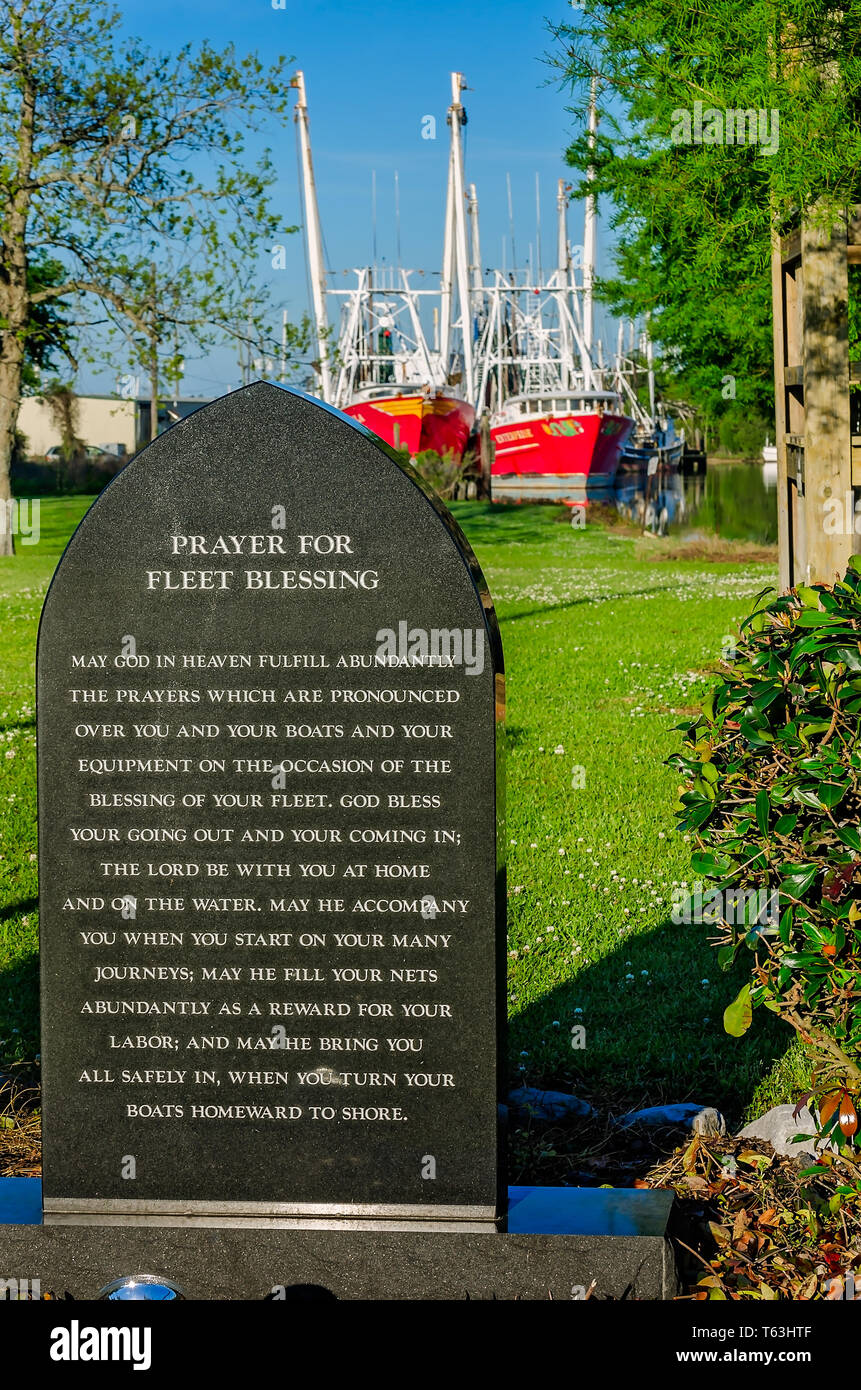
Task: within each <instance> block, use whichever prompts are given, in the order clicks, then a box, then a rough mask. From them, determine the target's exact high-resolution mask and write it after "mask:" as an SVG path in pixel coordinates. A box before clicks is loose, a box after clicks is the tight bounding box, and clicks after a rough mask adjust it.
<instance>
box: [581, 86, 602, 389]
mask: <svg viewBox="0 0 861 1390" xmlns="http://www.w3.org/2000/svg"><path fill="white" fill-rule="evenodd" d="M597 129H598V79H597V77H593V78H592V85H591V89H590V93H589V149H590V151H591V150H594V148H595V134H596V132H597ZM586 181H587V183H589V184H592V183H594V181H595V168H594V165H592V164H590V165H589V167H588V169H587V170H586ZM594 282H595V195H594V193H591V192H589V193H587V194H586V207H585V215H584V223H583V344H584V347H585V349H586V351H585V354H584V358H583V384H584V386H585V388H586V390H587V391H588V390H591V389H592V386H593V381H592V336H593V331H594V308H593V302H592V287H593V285H594Z"/></svg>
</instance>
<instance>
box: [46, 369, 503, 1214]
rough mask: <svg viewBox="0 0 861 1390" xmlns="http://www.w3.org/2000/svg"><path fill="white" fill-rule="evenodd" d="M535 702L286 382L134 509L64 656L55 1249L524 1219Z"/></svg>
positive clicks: (238, 404)
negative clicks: (231, 1226)
mask: <svg viewBox="0 0 861 1390" xmlns="http://www.w3.org/2000/svg"><path fill="white" fill-rule="evenodd" d="M503 706H504V696H503V685H502V660H501V648H500V643H499V636H498V630H497V627H496V621H495V617H494V612H493V607H492V604H491V601H490V599H489V597H488V594H487V590H486V587H485V585H484V582H483V580H482V577H481V573H480V571H479V569H478V566H477V564H476V562H475V558H474V556H473V555H472V552H471V550H470V548H469V546H468V544H467V542H466V541H465V539H464V537H463V536H462V534H461V533H460V531H459V530H458V528H457V527H456V525H455V524H454V522H453V521H452V519H451V517H450V516H449V514H448V513H447V511H446V510H445V508H444V507H443V506H442V505H441V504H440V503H439V502H438V501H437V500H436V499H435V498H433V497H432V496H431V495H430V493H429V492H428V490H427V489H425V488H424V486H423V485H422V484H421V483H420V481H419V480H418V479H417V477H416V476H415V474H414V473H413V472H412V470H410V469H409V468H407V467H404V466H402V464H401V463H400V462H399V461H398V458H397V456H396V455H394V453H393V452H392V451H391V450H389V449H387V448H386V447H385V446H383V445H382V444H380V442H379V441H377V440H376V439H375V438H374V436H373V435H371V434H370V433H368V432H367V431H366V430H364V429H362V428H361V427H358V426H356V424H355V423H354V422H352V421H350V420H348V419H347V418H346V417H345V416H343V415H340V414H339V413H338V412H336V411H333V410H330V409H328V408H327V407H325V406H322V405H320V403H319V402H317V401H314V400H313V399H312V398H310V397H307V396H304V395H302V394H301V393H298V392H295V391H290V390H285V389H283V388H279V387H275V386H272V385H268V384H263V383H257V384H255V385H253V386H250V387H247V388H246V389H244V390H242V391H238V392H236V393H235V394H232V395H229V396H226V397H223V398H222V399H220V400H217V401H215V402H214V403H213V404H211V405H208V406H206V407H204V408H203V409H201V410H199V411H197V412H196V413H195V414H193V415H192V416H190V417H188V418H187V419H186V420H184V421H183V422H182V423H181V424H178V425H176V426H174V427H173V428H172V429H171V430H169V431H168V432H167V433H166V434H164V435H162V436H161V437H160V438H158V439H157V440H156V441H155V442H154V443H152V444H151V445H150V446H149V447H148V448H146V449H145V450H143V452H142V453H141V454H139V455H138V456H137V457H136V458H135V459H134V460H133V461H132V462H131V463H130V464H129V465H128V467H127V468H125V469H124V470H123V472H122V473H120V474H119V475H118V477H117V478H116V479H115V480H114V481H113V482H112V483H111V484H110V485H109V486H108V487H107V488H106V489H105V491H104V492H103V493H102V495H101V497H100V498H99V499H98V501H97V502H96V503H95V504H94V506H93V507H92V508H91V509H90V511H89V512H88V514H87V515H86V517H85V518H84V520H83V522H82V523H81V525H80V526H79V528H78V530H77V531H76V533H75V535H74V536H73V538H72V540H71V542H70V544H69V546H68V548H67V550H66V552H65V554H64V556H63V558H62V560H61V562H60V565H59V567H58V569H57V572H56V574H55V576H54V580H53V582H52V584H51V588H50V590H49V593H48V597H47V599H46V602H45V607H44V611H43V614H42V623H41V628H40V633H39V650H38V755H39V858H40V911H41V939H42V1028H43V1044H42V1068H43V1081H44V1186H43V1192H44V1208H45V1217H46V1220H50V1221H65V1222H71V1221H99V1220H102V1219H109V1220H123V1221H126V1220H127V1221H141V1222H153V1221H155V1222H159V1221H161V1222H165V1223H169V1224H170V1223H174V1222H177V1221H180V1220H182V1221H183V1222H184V1221H185V1220H187V1219H188V1220H192V1221H203V1222H209V1223H216V1224H217V1223H223V1222H235V1221H251V1222H258V1221H259V1222H262V1223H264V1224H266V1223H270V1222H275V1223H276V1224H292V1223H294V1222H307V1221H312V1222H314V1223H315V1224H320V1223H324V1224H325V1223H328V1222H335V1223H343V1222H354V1221H358V1222H361V1223H370V1224H386V1223H387V1222H389V1223H390V1222H395V1223H398V1224H409V1223H411V1222H414V1221H419V1222H429V1221H430V1222H433V1223H435V1225H436V1228H437V1229H439V1224H440V1223H442V1224H443V1226H445V1225H446V1224H448V1223H451V1225H452V1226H453V1227H454V1228H456V1229H463V1228H464V1226H465V1225H466V1226H467V1227H469V1226H472V1227H475V1228H478V1229H483V1228H484V1226H485V1225H488V1224H490V1225H492V1224H493V1223H494V1221H495V1220H496V1219H497V1217H498V1215H499V1212H500V1199H499V1193H500V1190H501V1189H500V1183H501V1177H500V1171H499V1162H498V1145H497V1099H498V1095H497V1092H498V1085H499V1069H500V1062H499V1058H500V1046H501V1036H502V1029H503V1017H504V1014H503V1010H504V991H503V987H502V976H503V969H504V874H503V872H502V868H501V860H499V861H498V854H497V826H498V820H499V817H500V815H501V805H500V798H499V796H498V793H497V787H498V777H497V760H496V738H497V726H498V723H499V720H500V719H501V717H502V712H503Z"/></svg>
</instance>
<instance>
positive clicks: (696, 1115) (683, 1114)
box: [618, 1101, 726, 1135]
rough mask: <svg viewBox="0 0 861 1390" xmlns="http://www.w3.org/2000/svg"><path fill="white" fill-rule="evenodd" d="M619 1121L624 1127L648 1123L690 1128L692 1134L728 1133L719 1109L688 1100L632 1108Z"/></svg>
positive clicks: (650, 1124) (652, 1126)
mask: <svg viewBox="0 0 861 1390" xmlns="http://www.w3.org/2000/svg"><path fill="white" fill-rule="evenodd" d="M618 1123H619V1124H620V1125H622V1126H623V1127H624V1128H627V1127H628V1126H629V1125H648V1126H649V1127H650V1128H652V1129H655V1128H657V1127H658V1126H660V1125H674V1126H676V1128H680V1129H689V1130H690V1131H691V1133H692V1134H703V1135H718V1134H726V1120H725V1119H724V1117H723V1115H722V1114H721V1113H720V1111H719V1110H715V1109H714V1108H713V1107H712V1106H710V1105H697V1104H696V1102H694V1101H686V1102H685V1103H683V1104H682V1105H651V1106H649V1107H648V1108H647V1109H646V1110H630V1111H629V1112H628V1114H627V1115H622V1116H621V1118H620V1119H619V1121H618Z"/></svg>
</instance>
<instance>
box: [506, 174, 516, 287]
mask: <svg viewBox="0 0 861 1390" xmlns="http://www.w3.org/2000/svg"><path fill="white" fill-rule="evenodd" d="M505 186H506V188H507V189H508V235H509V239H510V241H511V269H512V270H513V271H514V272H515V274H516V272H517V252H516V250H515V249H514V204H513V203H512V201H511V175H510V174H506V175H505Z"/></svg>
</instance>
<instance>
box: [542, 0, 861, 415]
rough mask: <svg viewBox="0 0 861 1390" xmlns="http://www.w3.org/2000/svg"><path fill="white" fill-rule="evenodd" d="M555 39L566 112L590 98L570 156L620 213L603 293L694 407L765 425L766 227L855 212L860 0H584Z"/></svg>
mask: <svg viewBox="0 0 861 1390" xmlns="http://www.w3.org/2000/svg"><path fill="white" fill-rule="evenodd" d="M554 32H555V37H556V40H557V46H556V49H555V52H554V53H553V54H552V55H551V60H552V61H553V62H554V64H556V66H557V68H558V69H559V70H560V71H561V72H562V73H563V74H564V76H565V79H566V81H570V82H571V83H572V86H573V90H574V93H575V108H574V109H575V110H576V111H578V112H580V113H581V115H583V114H585V109H586V103H587V101H588V91H589V86H590V83H591V80H592V78H593V76H597V77H598V79H599V83H600V90H601V93H602V125H601V129H600V131H599V135H598V140H597V145H596V148H595V150H594V152H592V151H590V149H589V146H588V141H587V139H586V137H585V136H583V137H582V138H580V139H578V140H576V141H575V142H574V143H573V144H572V146H571V148H570V150H569V152H568V157H569V160H570V162H571V163H572V164H573V165H574V166H575V167H577V168H579V169H581V170H583V171H585V170H586V169H587V168H588V167H589V165H590V164H592V165H593V166H594V168H595V171H596V178H597V185H596V186H597V190H598V191H599V192H603V193H605V194H607V195H609V197H610V198H611V199H612V200H613V203H614V213H613V225H614V226H615V227H616V228H617V229H618V231H619V232H620V240H619V252H618V261H617V266H618V269H617V274H616V276H615V277H614V278H613V279H611V280H609V281H608V282H606V283H605V285H604V286H603V291H604V293H606V295H607V297H608V299H609V300H610V302H611V303H613V304H614V305H616V307H617V308H619V309H620V310H621V311H623V312H625V313H628V314H644V313H646V312H649V313H650V314H651V316H652V325H653V332H654V336H655V337H656V338H657V339H659V340H660V341H661V342H662V343H664V344H670V345H672V346H674V347H676V348H677V349H678V350H679V352H678V358H677V361H678V367H679V370H680V372H681V373H682V374H683V376H684V379H685V382H686V386H687V387H688V391H689V393H690V394H691V395H692V396H693V397H694V398H695V399H696V402H697V404H698V405H700V407H701V408H703V409H710V410H711V411H712V413H719V412H720V411H722V410H724V409H727V408H728V407H727V406H726V405H724V404H722V402H726V401H728V400H733V399H734V400H736V401H737V402H738V403H739V406H742V407H746V408H748V409H750V410H756V411H759V412H760V413H763V414H766V415H770V414H771V412H772V409H773V386H772V381H771V369H772V343H771V299H770V269H769V261H770V254H771V231H772V226H773V225H777V226H782V225H784V224H788V223H790V222H793V221H795V220H797V218H798V216H799V215H800V214H801V213H802V212H808V211H810V210H813V209H816V210H817V212H818V215H820V216H821V217H822V219H823V220H824V221H827V220H828V219H829V218H831V217H834V216H835V215H836V214H837V213H838V212H839V211H840V210H842V209H844V208H845V206H846V205H851V204H853V203H855V202H857V201H858V195H859V184H861V173H860V172H859V171H861V123H859V113H861V0H844V2H843V3H833V0H750V2H749V3H745V4H744V5H738V4H737V3H736V0H708V3H707V4H705V5H699V6H693V5H691V3H690V0H616V3H595V0H585V4H584V6H583V8H582V10H581V12H580V16H579V18H578V19H577V20H576V21H575V22H573V23H571V24H566V25H564V26H560V27H559V28H557V29H556V30H555V31H554ZM728 116H731V117H732V120H731V121H730V122H728V121H727V117H728ZM739 117H743V118H744V120H743V122H741V121H739V119H738V118H739ZM751 117H753V124H752V123H751ZM751 134H753V135H754V136H755V138H754V139H753V140H751V139H750V136H751ZM730 135H731V136H732V138H731V139H730V138H729V136H730ZM727 376H730V377H732V378H733V386H732V390H733V391H734V392H735V395H734V396H733V395H732V394H731V393H729V392H727V393H726V394H724V393H725V392H726V391H727V386H728V383H727V382H726V381H725V380H724V378H725V377H727ZM736 408H738V407H736Z"/></svg>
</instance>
